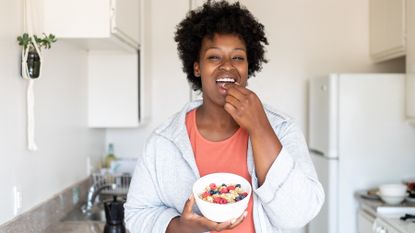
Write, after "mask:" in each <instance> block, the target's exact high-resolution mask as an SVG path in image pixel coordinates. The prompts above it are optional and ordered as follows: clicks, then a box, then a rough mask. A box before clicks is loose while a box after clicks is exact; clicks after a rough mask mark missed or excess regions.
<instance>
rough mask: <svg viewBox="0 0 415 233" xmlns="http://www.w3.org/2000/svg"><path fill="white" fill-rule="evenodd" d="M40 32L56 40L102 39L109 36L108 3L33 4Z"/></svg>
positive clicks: (56, 0) (40, 0) (51, 0)
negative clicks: (50, 35)
mask: <svg viewBox="0 0 415 233" xmlns="http://www.w3.org/2000/svg"><path fill="white" fill-rule="evenodd" d="M34 2H35V3H36V4H35V6H34V7H35V9H36V10H37V12H38V17H39V18H38V19H37V20H36V21H37V23H38V24H39V27H40V29H41V30H42V31H40V33H41V32H46V33H53V34H55V35H56V36H57V37H58V38H102V37H109V36H110V35H109V34H110V11H109V5H110V2H109V0H70V1H68V0H36V1H34Z"/></svg>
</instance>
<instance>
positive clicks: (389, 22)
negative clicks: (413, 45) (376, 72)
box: [369, 0, 405, 61]
mask: <svg viewBox="0 0 415 233" xmlns="http://www.w3.org/2000/svg"><path fill="white" fill-rule="evenodd" d="M369 9H370V54H371V56H372V58H373V59H374V60H375V61H385V60H389V59H392V58H396V57H400V56H403V55H404V54H405V21H404V20H405V0H370V8H369Z"/></svg>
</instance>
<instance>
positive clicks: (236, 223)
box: [228, 210, 248, 229]
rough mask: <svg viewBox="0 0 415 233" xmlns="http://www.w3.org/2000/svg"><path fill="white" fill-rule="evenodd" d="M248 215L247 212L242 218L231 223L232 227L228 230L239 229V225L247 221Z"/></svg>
mask: <svg viewBox="0 0 415 233" xmlns="http://www.w3.org/2000/svg"><path fill="white" fill-rule="evenodd" d="M247 215H248V211H246V210H245V212H244V213H243V214H242V215H241V216H239V218H237V219H234V220H233V221H231V225H230V226H229V228H228V229H233V228H235V227H237V226H238V225H239V224H241V223H242V222H243V221H244V220H245V218H246V216H247Z"/></svg>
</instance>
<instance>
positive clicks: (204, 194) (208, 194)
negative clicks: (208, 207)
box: [202, 192, 210, 198]
mask: <svg viewBox="0 0 415 233" xmlns="http://www.w3.org/2000/svg"><path fill="white" fill-rule="evenodd" d="M208 196H210V193H208V192H204V193H203V194H202V198H206V197H208Z"/></svg>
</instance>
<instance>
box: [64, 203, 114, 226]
mask: <svg viewBox="0 0 415 233" xmlns="http://www.w3.org/2000/svg"><path fill="white" fill-rule="evenodd" d="M62 221H98V222H103V223H104V222H105V221H106V219H105V211H104V206H103V205H102V204H100V205H95V206H94V207H93V208H91V210H88V211H86V212H84V211H82V208H81V207H77V208H75V209H73V210H71V211H70V212H69V213H68V214H67V215H66V216H65V217H64V218H63V219H62Z"/></svg>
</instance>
